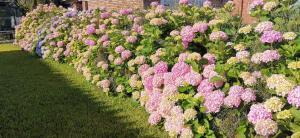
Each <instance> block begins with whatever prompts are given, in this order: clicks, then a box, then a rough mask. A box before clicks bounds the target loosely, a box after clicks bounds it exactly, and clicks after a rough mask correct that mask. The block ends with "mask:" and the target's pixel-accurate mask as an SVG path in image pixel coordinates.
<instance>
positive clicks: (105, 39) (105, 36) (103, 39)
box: [100, 34, 109, 42]
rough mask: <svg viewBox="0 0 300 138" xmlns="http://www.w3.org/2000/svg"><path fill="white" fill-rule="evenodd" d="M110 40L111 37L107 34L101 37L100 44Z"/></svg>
mask: <svg viewBox="0 0 300 138" xmlns="http://www.w3.org/2000/svg"><path fill="white" fill-rule="evenodd" d="M108 40H109V36H108V35H107V34H105V35H103V36H101V38H100V42H105V41H108Z"/></svg>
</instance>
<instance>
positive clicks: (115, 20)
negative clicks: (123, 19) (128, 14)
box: [111, 19, 119, 25]
mask: <svg viewBox="0 0 300 138" xmlns="http://www.w3.org/2000/svg"><path fill="white" fill-rule="evenodd" d="M111 24H113V25H118V24H119V19H112V20H111Z"/></svg>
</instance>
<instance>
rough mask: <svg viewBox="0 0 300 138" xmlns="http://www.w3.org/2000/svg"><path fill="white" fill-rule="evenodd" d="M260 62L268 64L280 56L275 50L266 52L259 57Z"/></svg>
mask: <svg viewBox="0 0 300 138" xmlns="http://www.w3.org/2000/svg"><path fill="white" fill-rule="evenodd" d="M260 59H261V62H264V63H269V62H272V61H275V60H279V59H280V54H279V52H278V51H277V50H266V51H264V52H263V54H262V56H261V57H260Z"/></svg>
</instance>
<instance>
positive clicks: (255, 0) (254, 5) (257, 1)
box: [250, 0, 264, 9]
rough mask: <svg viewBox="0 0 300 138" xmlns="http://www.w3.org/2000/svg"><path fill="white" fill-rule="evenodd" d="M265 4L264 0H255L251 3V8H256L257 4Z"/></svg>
mask: <svg viewBox="0 0 300 138" xmlns="http://www.w3.org/2000/svg"><path fill="white" fill-rule="evenodd" d="M263 5H264V1H263V0H254V1H252V2H251V4H250V9H254V8H256V7H257V6H263Z"/></svg>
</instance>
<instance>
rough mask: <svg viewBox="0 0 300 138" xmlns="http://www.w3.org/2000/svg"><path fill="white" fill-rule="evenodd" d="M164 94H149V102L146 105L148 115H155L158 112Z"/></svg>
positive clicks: (155, 92)
mask: <svg viewBox="0 0 300 138" xmlns="http://www.w3.org/2000/svg"><path fill="white" fill-rule="evenodd" d="M161 97H162V94H161V92H159V91H153V92H152V93H151V94H149V100H148V101H147V103H146V106H145V108H146V111H147V112H148V113H153V112H155V111H157V109H158V107H159V104H160V101H161Z"/></svg>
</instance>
